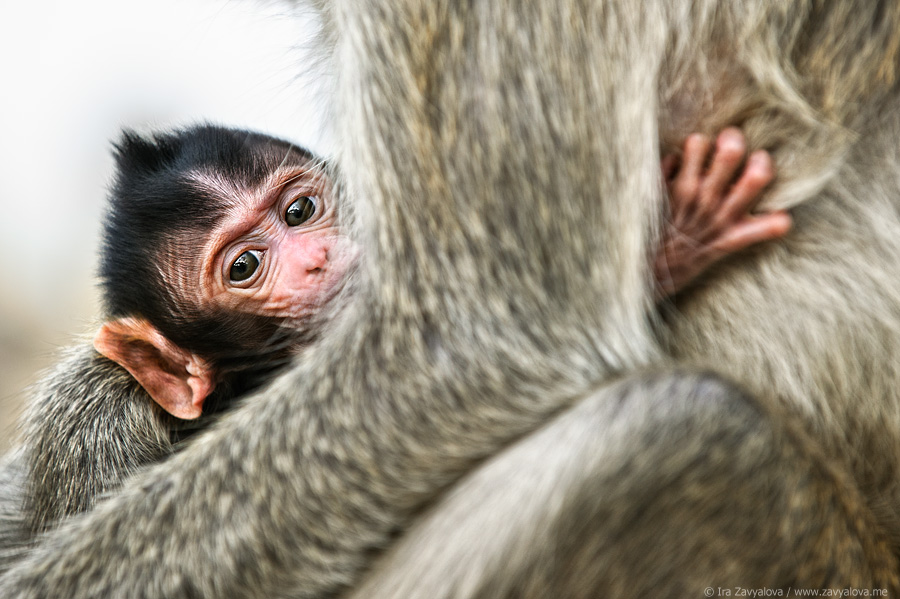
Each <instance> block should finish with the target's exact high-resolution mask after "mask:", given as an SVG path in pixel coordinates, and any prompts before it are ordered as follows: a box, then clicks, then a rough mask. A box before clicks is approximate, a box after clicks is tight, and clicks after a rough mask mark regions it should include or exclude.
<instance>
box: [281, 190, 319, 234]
mask: <svg viewBox="0 0 900 599" xmlns="http://www.w3.org/2000/svg"><path fill="white" fill-rule="evenodd" d="M315 213H316V198H314V197H310V196H300V197H299V198H297V199H296V200H294V201H293V203H292V204H291V205H290V206H288V207H287V210H286V211H285V213H284V222H286V223H287V226H289V227H296V226H297V225H302V224H303V223H305V222H306V221H308V220H309V219H310V218H312V216H313V214H315Z"/></svg>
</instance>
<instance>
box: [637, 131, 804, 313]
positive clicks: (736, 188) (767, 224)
mask: <svg viewBox="0 0 900 599" xmlns="http://www.w3.org/2000/svg"><path fill="white" fill-rule="evenodd" d="M711 146H712V142H711V140H710V139H709V138H708V137H707V136H705V135H701V134H694V135H691V136H689V137H688V138H687V141H685V144H684V153H683V157H682V158H681V160H680V161H679V159H678V158H677V157H676V156H674V155H669V156H666V157H665V158H664V159H663V161H662V170H663V176H664V177H665V180H666V186H667V189H668V194H669V207H670V214H669V220H668V222H667V223H666V225H665V230H664V231H663V239H662V246H661V247H660V248H659V250H658V252H657V255H656V257H655V259H654V264H653V268H654V274H655V276H656V280H657V281H658V284H659V290H658V295H659V297H660V298H662V297H669V296H671V295H674V294H675V293H677V292H679V291H680V290H682V289H684V288H685V287H686V286H687V285H688V284H690V283H691V282H693V281H694V280H696V279H697V278H698V277H699V276H700V275H701V274H702V273H703V272H705V271H706V270H707V269H708V268H709V267H710V266H712V265H713V264H714V263H715V262H717V261H718V260H720V259H722V258H724V257H725V256H728V255H730V254H734V253H736V252H739V251H741V250H743V249H744V248H747V247H749V246H751V245H753V244H756V243H760V242H762V241H766V240H769V239H777V238H779V237H782V236H783V235H785V234H786V233H787V232H788V230H790V228H791V217H790V215H789V214H788V213H787V212H785V211H776V212H768V213H764V214H751V211H752V210H753V208H754V207H755V206H756V204H757V203H758V202H759V198H760V195H761V193H762V191H763V189H764V188H765V187H766V186H767V185H768V184H769V182H771V180H772V178H773V177H774V170H773V167H772V159H771V157H770V156H769V154H768V153H767V152H765V151H763V150H760V151H756V152H753V153H752V154H750V156H749V157H747V158H746V163H744V158H745V155H746V142H745V140H744V136H743V134H742V133H741V132H740V131H739V130H738V129H735V128H729V129H725V130H724V131H722V133H720V134H719V136H718V139H717V140H716V143H715V149H714V150H713V154H712V157H711V158H709V157H708V156H709V153H710V150H711ZM679 162H680V163H679ZM707 163H708V166H707ZM742 165H743V170H741V166H742Z"/></svg>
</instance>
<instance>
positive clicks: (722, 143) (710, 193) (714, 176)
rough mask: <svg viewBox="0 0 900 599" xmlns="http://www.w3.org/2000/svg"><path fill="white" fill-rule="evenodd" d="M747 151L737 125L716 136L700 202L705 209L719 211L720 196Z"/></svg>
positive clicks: (727, 186)
mask: <svg viewBox="0 0 900 599" xmlns="http://www.w3.org/2000/svg"><path fill="white" fill-rule="evenodd" d="M746 151H747V143H746V141H745V140H744V134H743V133H741V131H740V130H739V129H736V128H735V127H729V128H728V129H725V130H724V131H722V132H721V133H720V134H719V137H718V138H716V148H715V151H714V154H713V157H712V161H711V163H710V165H709V169H708V171H707V173H706V177H704V179H703V184H702V190H701V198H700V202H701V205H702V206H703V208H704V209H706V210H707V211H709V212H718V209H719V203H720V198H722V197H723V196H724V195H725V192H726V190H727V189H728V188H729V187H730V186H731V182H732V181H734V177H735V174H736V173H737V172H738V169H739V168H740V166H741V162H743V160H744V154H745V152H746Z"/></svg>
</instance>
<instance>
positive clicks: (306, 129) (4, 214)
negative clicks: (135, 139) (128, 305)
mask: <svg viewBox="0 0 900 599" xmlns="http://www.w3.org/2000/svg"><path fill="white" fill-rule="evenodd" d="M313 31H314V28H313V24H312V23H311V21H310V19H309V18H308V15H303V14H299V13H298V12H297V11H296V10H294V9H292V8H291V7H290V6H288V5H287V4H286V3H274V2H271V3H265V2H262V1H261V0H154V1H152V2H149V1H144V2H123V1H121V0H81V1H79V2H70V1H59V2H53V1H43V2H9V1H5V2H4V3H3V7H2V8H0V450H2V449H3V448H5V447H6V446H7V445H8V444H9V442H10V440H11V438H12V437H13V436H14V435H15V434H16V433H15V430H14V428H13V427H12V426H11V425H10V424H9V422H10V419H11V417H12V416H13V415H15V413H16V412H17V411H18V406H19V405H20V401H21V399H22V398H23V397H25V393H23V388H24V386H25V385H26V384H27V383H28V382H29V381H31V380H34V378H35V375H36V373H37V370H38V369H39V368H41V367H43V366H46V365H48V364H49V363H50V362H51V361H52V360H53V357H54V354H55V352H56V351H57V349H58V348H59V347H62V346H64V345H66V344H67V343H70V342H71V341H72V340H73V339H75V338H76V336H78V335H80V334H85V333H89V332H90V330H91V329H92V328H93V327H94V325H95V322H94V320H93V319H94V318H95V316H96V312H97V304H96V294H95V283H96V280H95V272H96V260H95V255H96V250H97V245H98V240H97V235H98V231H99V225H100V219H101V217H102V214H103V205H104V201H105V195H106V190H107V185H108V184H109V181H110V178H111V169H112V161H111V158H110V143H111V141H112V140H114V139H115V138H116V137H117V136H118V133H119V131H120V130H121V128H122V127H130V128H136V129H138V130H140V131H150V130H153V129H159V128H166V127H170V126H173V125H179V124H181V125H184V124H189V123H193V122H197V121H203V120H209V121H213V122H216V123H221V124H226V125H231V126H237V127H246V128H252V129H258V130H262V131H265V132H268V133H272V134H275V135H278V136H280V137H284V138H287V139H290V140H292V141H296V142H299V143H301V144H303V145H306V146H308V147H311V148H312V149H313V150H315V151H319V152H327V151H328V149H329V147H328V145H327V143H326V140H327V139H329V138H328V135H327V133H326V131H327V123H323V120H322V115H321V111H319V110H317V107H318V106H319V105H321V102H319V103H316V102H315V98H316V97H317V96H316V95H315V94H314V93H313V92H314V91H315V90H314V87H313V85H312V82H313V81H315V80H316V77H315V75H314V74H313V73H312V69H311V64H310V61H309V58H308V51H307V50H308V44H309V41H310V38H311V37H312V32H313ZM323 126H324V127H325V128H324V129H323Z"/></svg>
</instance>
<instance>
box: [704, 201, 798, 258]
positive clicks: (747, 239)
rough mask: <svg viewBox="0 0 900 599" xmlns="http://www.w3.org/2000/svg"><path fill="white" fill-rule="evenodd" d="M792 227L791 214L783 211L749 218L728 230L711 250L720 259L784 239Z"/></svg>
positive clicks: (714, 243)
mask: <svg viewBox="0 0 900 599" xmlns="http://www.w3.org/2000/svg"><path fill="white" fill-rule="evenodd" d="M792 225H793V220H792V219H791V216H790V214H788V213H787V212H786V211H783V210H782V211H778V212H767V213H765V214H761V215H758V216H749V217H747V218H745V219H744V220H742V221H740V222H738V223H736V224H735V225H733V226H731V227H729V228H728V229H726V230H725V231H724V232H723V233H722V234H721V235H720V236H719V237H718V238H717V239H715V240H714V241H712V242H711V243H710V244H709V249H710V250H711V251H712V252H713V253H714V254H717V255H719V256H720V257H721V256H726V255H728V254H734V253H736V252H739V251H741V250H743V249H746V248H748V247H750V246H751V245H755V244H757V243H761V242H763V241H769V240H772V239H778V238H779V237H783V236H784V235H786V234H787V232H788V231H790V229H791V226H792Z"/></svg>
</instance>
